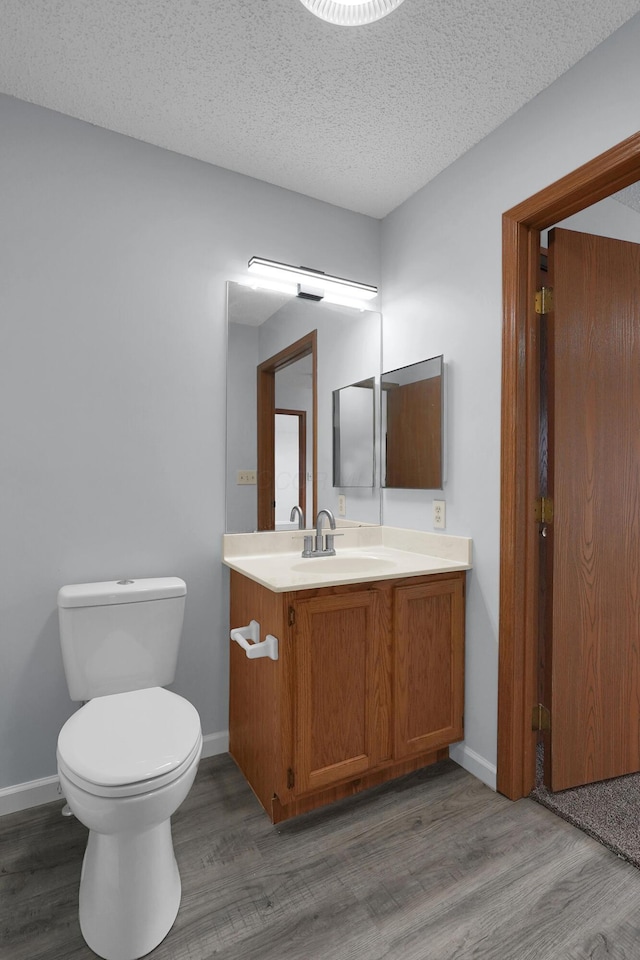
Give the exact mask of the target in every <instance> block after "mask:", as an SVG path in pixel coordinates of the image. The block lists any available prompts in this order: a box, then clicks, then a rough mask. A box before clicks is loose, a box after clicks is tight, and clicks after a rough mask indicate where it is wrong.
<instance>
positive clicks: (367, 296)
mask: <svg viewBox="0 0 640 960" xmlns="http://www.w3.org/2000/svg"><path fill="white" fill-rule="evenodd" d="M249 273H251V274H252V275H254V276H256V277H260V278H263V277H264V278H265V279H264V281H262V279H261V281H260V286H262V285H263V284H264V286H265V287H269V288H270V289H273V288H274V287H273V285H274V284H277V285H278V286H277V289H279V290H280V291H282V292H283V293H284V292H291V294H292V295H295V296H298V297H301V298H302V299H303V300H322V301H324V302H325V303H337V304H342V305H344V306H349V307H359V308H362V307H364V306H368V304H364V303H363V301H368V300H373V299H374V297H377V295H378V288H377V287H374V286H372V285H371V284H369V283H359V282H358V281H357V280H345V279H344V278H343V277H332V276H331V275H330V274H328V273H323V272H322V271H321V270H312V269H311V268H310V267H294V266H292V265H291V264H288V263H279V262H278V261H277V260H265V259H263V258H262V257H251V260H249Z"/></svg>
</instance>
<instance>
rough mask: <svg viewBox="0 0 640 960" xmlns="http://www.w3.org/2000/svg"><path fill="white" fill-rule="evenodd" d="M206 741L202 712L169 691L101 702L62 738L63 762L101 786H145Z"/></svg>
mask: <svg viewBox="0 0 640 960" xmlns="http://www.w3.org/2000/svg"><path fill="white" fill-rule="evenodd" d="M199 736H200V717H199V715H198V711H197V710H196V708H195V707H194V706H193V705H192V704H191V703H189V701H188V700H185V699H184V698H183V697H179V696H178V695H177V694H175V693H171V692H170V691H169V690H165V689H164V688H163V687H150V688H149V689H147V690H132V691H130V692H128V693H115V694H111V695H109V696H106V697H96V698H95V699H93V700H90V701H89V702H88V703H86V704H85V705H84V707H81V708H80V710H78V711H77V713H74V714H73V716H72V717H70V718H69V720H67V722H66V723H65V725H64V727H63V728H62V730H61V731H60V735H59V737H58V753H59V756H60V758H61V759H62V761H63V763H64V764H66V766H67V767H68V768H69V769H70V770H72V771H73V772H74V773H76V774H77V775H78V776H79V777H81V778H82V779H83V780H87V781H89V782H90V783H95V784H99V785H101V786H117V785H121V784H127V783H139V782H140V781H144V780H151V779H152V778H153V777H160V776H162V775H163V774H166V773H169V772H170V771H171V770H174V769H175V768H176V767H179V766H180V764H181V763H183V762H184V760H185V758H186V757H188V755H189V754H190V753H191V751H192V750H193V749H194V747H195V745H196V742H197V741H198V738H199Z"/></svg>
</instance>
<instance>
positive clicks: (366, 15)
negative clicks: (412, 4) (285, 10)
mask: <svg viewBox="0 0 640 960" xmlns="http://www.w3.org/2000/svg"><path fill="white" fill-rule="evenodd" d="M300 2H301V3H303V4H304V5H305V7H306V8H307V10H309V11H310V12H311V13H313V14H314V15H315V16H316V17H320V19H321V20H326V21H327V23H335V24H337V25H338V26H340V27H360V26H362V25H363V24H365V23H373V21H374V20H381V19H382V17H386V16H387V14H388V13H391V11H392V10H395V9H396V7H399V6H400V4H401V3H402V0H364V2H363V0H300Z"/></svg>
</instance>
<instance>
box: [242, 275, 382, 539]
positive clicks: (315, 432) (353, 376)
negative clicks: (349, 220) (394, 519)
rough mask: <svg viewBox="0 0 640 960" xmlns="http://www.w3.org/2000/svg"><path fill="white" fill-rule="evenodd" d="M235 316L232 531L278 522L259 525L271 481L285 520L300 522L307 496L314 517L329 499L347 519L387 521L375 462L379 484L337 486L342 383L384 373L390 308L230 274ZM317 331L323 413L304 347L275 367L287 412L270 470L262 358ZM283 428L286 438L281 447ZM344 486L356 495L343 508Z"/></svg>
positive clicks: (280, 404) (309, 522)
mask: <svg viewBox="0 0 640 960" xmlns="http://www.w3.org/2000/svg"><path fill="white" fill-rule="evenodd" d="M227 317H228V358H227V469H226V514H227V532H228V533H241V532H252V531H254V530H256V529H269V528H270V527H267V526H264V525H262V526H260V527H259V525H258V501H259V494H260V492H261V491H263V490H264V488H265V484H266V483H267V482H270V483H272V484H273V488H274V490H275V502H276V507H275V508H274V523H273V526H275V528H276V529H288V528H289V527H294V526H295V525H296V524H295V522H291V521H290V520H289V516H290V507H291V506H293V505H298V504H299V500H300V499H301V497H303V496H304V497H305V498H306V505H305V506H306V511H305V519H306V526H308V527H309V526H313V525H314V523H315V513H316V512H317V511H318V510H319V509H321V508H323V507H328V508H329V509H331V510H332V511H333V512H334V513H335V515H336V520H337V521H338V523H341V522H342V523H348V524H351V523H353V524H358V523H375V524H378V523H380V485H379V480H378V478H377V476H375V470H374V483H373V485H372V486H369V487H363V488H353V489H347V490H343V489H342V488H340V487H335V486H334V477H333V391H334V390H339V389H340V388H342V387H343V386H344V385H345V384H353V383H358V382H360V381H364V380H367V379H373V380H374V381H375V382H376V383H379V379H380V356H381V337H382V323H381V316H380V314H379V313H376V312H374V311H370V310H359V309H354V308H350V307H343V306H337V305H333V304H326V303H322V302H313V301H307V300H302V299H299V298H297V297H291V296H287V295H284V294H279V293H275V292H272V291H268V290H260V289H253V288H251V287H249V286H245V285H244V284H240V283H235V282H231V281H229V282H228V283H227ZM314 331H316V335H315V343H316V347H315V351H316V364H317V370H316V395H317V409H316V411H315V416H314V409H313V384H312V381H313V370H312V364H311V363H310V358H308V357H304V358H303V359H301V360H299V361H298V363H296V364H295V365H293V364H291V365H287V366H286V367H285V368H283V369H282V370H277V371H276V374H275V378H276V379H275V397H274V407H275V410H277V411H284V414H282V416H283V419H282V420H280V421H279V422H278V424H277V428H276V424H275V422H274V426H273V435H274V442H273V446H274V449H273V461H272V463H273V466H272V468H271V471H272V474H273V475H272V476H271V477H269V478H266V479H265V475H266V474H267V473H269V468H268V467H262V460H261V469H260V472H259V471H258V453H257V450H258V389H257V383H258V374H257V371H258V367H259V366H260V365H263V366H264V365H265V363H266V362H267V361H269V360H270V359H272V358H274V357H277V356H278V355H279V354H280V353H281V352H286V351H287V349H288V348H290V347H291V345H292V344H295V343H297V342H298V341H300V340H305V338H311V336H312V334H313V332H314ZM267 366H269V365H268V364H267ZM303 414H304V416H302V415H303ZM303 421H304V428H303V427H302V423H303ZM276 433H277V434H278V435H279V436H280V437H281V438H283V439H282V443H281V444H280V445H279V450H278V451H276V449H275V446H276V443H275V436H276ZM296 448H297V450H298V456H297V457H296ZM302 453H303V454H304V456H302V455H301V454H302ZM374 456H375V452H374ZM376 459H377V460H378V461H379V457H377V458H376ZM303 460H304V466H303V468H302V471H301V470H300V468H299V465H300V464H301V463H302V461H303ZM314 463H315V469H314ZM283 464H284V466H283ZM301 472H304V476H303V477H301V476H300V473H301ZM314 489H315V490H317V495H316V497H315V498H314V495H313V491H314ZM341 494H342V495H344V496H345V499H346V510H345V515H344V516H340V515H339V510H338V506H339V501H338V497H339V495H341ZM263 512H264V511H262V513H263Z"/></svg>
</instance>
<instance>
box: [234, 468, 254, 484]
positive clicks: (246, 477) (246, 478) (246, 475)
mask: <svg viewBox="0 0 640 960" xmlns="http://www.w3.org/2000/svg"><path fill="white" fill-rule="evenodd" d="M257 482H258V481H257V477H256V471H255V470H238V472H237V474H236V483H237V484H247V483H257Z"/></svg>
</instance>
